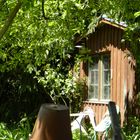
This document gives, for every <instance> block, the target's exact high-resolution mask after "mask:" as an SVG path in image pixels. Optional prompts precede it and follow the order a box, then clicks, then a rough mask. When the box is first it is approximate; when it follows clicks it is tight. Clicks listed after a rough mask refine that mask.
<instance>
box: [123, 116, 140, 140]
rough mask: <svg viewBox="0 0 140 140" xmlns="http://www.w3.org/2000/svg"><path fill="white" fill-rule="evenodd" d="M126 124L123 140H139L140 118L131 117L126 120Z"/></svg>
mask: <svg viewBox="0 0 140 140" xmlns="http://www.w3.org/2000/svg"><path fill="white" fill-rule="evenodd" d="M128 122H129V123H128V124H126V125H125V126H124V128H123V129H122V130H123V134H124V139H125V140H139V139H140V118H138V117H135V116H132V117H129V118H128Z"/></svg>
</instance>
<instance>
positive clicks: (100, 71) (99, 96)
mask: <svg viewBox="0 0 140 140" xmlns="http://www.w3.org/2000/svg"><path fill="white" fill-rule="evenodd" d="M105 56H107V57H108V58H109V59H108V61H109V68H108V69H103V60H104V58H105ZM97 59H98V60H97ZM94 60H95V61H97V63H98V74H97V75H98V81H97V82H98V89H96V91H97V98H94V97H95V96H96V95H94V94H93V93H92V92H90V88H89V87H90V86H93V88H94V84H91V78H92V77H91V74H92V72H94V69H93V70H92V69H91V66H90V65H91V63H89V64H88V100H89V101H97V102H98V101H110V88H111V63H110V54H100V55H97V56H96V55H95V56H93V63H94ZM104 70H106V72H109V75H108V76H109V80H108V81H109V82H108V83H107V84H106V86H109V89H108V90H109V93H108V94H109V95H108V96H109V98H106V99H105V98H103V96H104V93H103V92H104V90H103V87H104V86H105V84H104V83H103V72H104ZM93 75H95V74H93ZM93 90H94V89H93ZM92 94H93V95H92ZM93 96H94V97H93Z"/></svg>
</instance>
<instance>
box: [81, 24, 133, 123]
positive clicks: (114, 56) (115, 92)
mask: <svg viewBox="0 0 140 140" xmlns="http://www.w3.org/2000/svg"><path fill="white" fill-rule="evenodd" d="M123 32H124V30H123V29H121V28H118V27H115V26H113V25H109V24H105V23H104V24H101V25H99V26H98V27H97V28H96V30H95V32H94V33H92V34H91V35H89V36H88V40H87V42H86V44H87V47H88V48H89V49H90V50H91V55H95V54H96V53H106V52H108V53H110V58H111V62H110V65H111V79H110V80H111V81H110V83H111V89H110V100H112V101H114V102H116V104H117V105H118V106H119V107H120V113H121V122H123V120H124V113H125V105H126V96H127V94H128V93H129V94H130V95H131V96H132V94H133V92H134V90H133V88H134V84H135V80H134V79H135V76H134V75H135V72H134V69H133V68H132V67H131V66H130V65H131V64H130V61H131V60H128V57H127V53H126V52H129V51H128V46H127V45H126V44H124V43H123V44H122V43H121V39H122V37H123ZM129 59H130V58H129ZM80 68H81V70H80V77H81V78H83V77H88V73H87V72H85V71H86V70H85V67H84V63H81V67H80ZM85 94H87V92H86V93H85ZM86 97H87V96H86ZM107 104H108V102H100V101H99V102H93V101H90V100H89V101H88V99H87V100H85V101H84V104H83V107H84V108H85V107H87V106H90V107H92V109H93V110H94V112H95V113H96V121H97V123H98V122H99V121H100V120H101V118H102V116H103V114H104V113H105V111H106V109H107Z"/></svg>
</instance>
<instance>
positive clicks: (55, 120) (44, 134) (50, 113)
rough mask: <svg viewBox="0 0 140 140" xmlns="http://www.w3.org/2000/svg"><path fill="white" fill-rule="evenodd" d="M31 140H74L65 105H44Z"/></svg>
mask: <svg viewBox="0 0 140 140" xmlns="http://www.w3.org/2000/svg"><path fill="white" fill-rule="evenodd" d="M30 140H72V134H71V126H70V116H69V110H68V108H67V107H66V106H64V105H55V104H43V105H42V106H41V108H40V110H39V113H38V117H37V120H36V123H35V126H34V129H33V132H32V135H31V138H30Z"/></svg>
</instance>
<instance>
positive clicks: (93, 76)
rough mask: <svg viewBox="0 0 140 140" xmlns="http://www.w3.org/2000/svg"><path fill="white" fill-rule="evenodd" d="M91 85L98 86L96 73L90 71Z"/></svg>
mask: <svg viewBox="0 0 140 140" xmlns="http://www.w3.org/2000/svg"><path fill="white" fill-rule="evenodd" d="M90 79H91V81H90V82H91V84H98V71H97V70H96V71H91V77H90Z"/></svg>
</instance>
